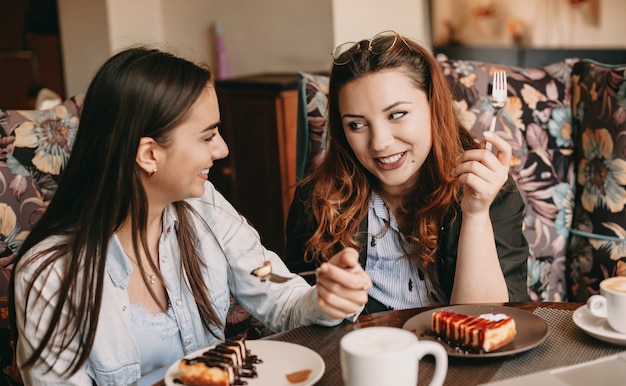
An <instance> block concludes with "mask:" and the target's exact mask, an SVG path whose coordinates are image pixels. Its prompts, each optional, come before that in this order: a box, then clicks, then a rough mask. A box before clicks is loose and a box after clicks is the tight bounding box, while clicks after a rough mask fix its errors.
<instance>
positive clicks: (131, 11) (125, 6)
mask: <svg viewBox="0 0 626 386" xmlns="http://www.w3.org/2000/svg"><path fill="white" fill-rule="evenodd" d="M90 1H93V0H90ZM106 3H107V19H108V26H109V38H110V41H111V52H112V53H113V52H117V51H119V50H121V49H123V48H126V47H128V46H131V45H136V44H148V45H150V44H160V43H161V42H163V41H164V40H165V33H164V30H163V20H164V18H163V13H162V7H161V4H160V1H159V0H132V1H129V0H107V1H106Z"/></svg>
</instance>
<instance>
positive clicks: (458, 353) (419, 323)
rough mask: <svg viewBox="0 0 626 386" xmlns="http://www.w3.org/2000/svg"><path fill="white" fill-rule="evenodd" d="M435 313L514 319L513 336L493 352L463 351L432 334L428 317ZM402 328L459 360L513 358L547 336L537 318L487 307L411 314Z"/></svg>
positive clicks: (455, 307) (465, 306) (513, 310)
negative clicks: (514, 334)
mask: <svg viewBox="0 0 626 386" xmlns="http://www.w3.org/2000/svg"><path fill="white" fill-rule="evenodd" d="M437 311H451V312H456V313H458V314H466V315H475V316H478V315H481V314H505V315H509V316H511V317H512V318H513V319H514V320H515V327H516V329H517V335H516V336H515V339H513V341H512V342H510V343H509V344H507V345H506V346H503V347H500V348H499V349H497V350H495V351H492V352H488V353H472V352H467V351H464V350H461V349H458V348H456V347H453V346H451V345H449V344H447V343H445V342H443V341H441V340H440V339H438V338H437V337H435V336H433V335H432V333H431V331H432V314H433V312H437ZM402 328H404V329H405V330H409V331H413V332H414V333H415V334H416V335H417V337H418V338H419V339H427V340H434V341H436V342H439V343H441V344H442V345H443V346H444V347H445V348H446V350H447V351H448V356H451V357H461V358H493V357H502V356H508V355H513V354H517V353H520V352H524V351H527V350H530V349H531V348H533V347H536V346H538V345H540V344H541V343H543V341H544V340H546V338H547V337H548V324H547V323H546V322H545V320H543V319H542V318H541V317H539V316H537V315H535V314H532V313H530V312H528V311H524V310H519V309H517V308H512V307H505V306H495V305H487V304H467V305H458V306H446V307H440V308H435V309H432V310H428V311H425V312H422V313H420V314H417V315H415V316H414V317H412V318H411V319H409V320H407V321H406V322H405V323H404V325H403V326H402Z"/></svg>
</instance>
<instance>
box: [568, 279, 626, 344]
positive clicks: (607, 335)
mask: <svg viewBox="0 0 626 386" xmlns="http://www.w3.org/2000/svg"><path fill="white" fill-rule="evenodd" d="M573 319H574V323H576V325H577V326H578V327H580V328H581V329H583V330H584V331H585V332H586V333H587V334H589V335H591V336H593V337H595V338H597V339H600V340H603V341H605V342H609V343H613V344H617V345H621V346H626V276H615V277H610V278H607V279H604V280H603V281H602V282H601V283H600V294H599V295H592V296H590V297H589V299H588V300H587V304H585V305H584V306H581V307H580V308H578V309H577V310H576V311H574V315H573Z"/></svg>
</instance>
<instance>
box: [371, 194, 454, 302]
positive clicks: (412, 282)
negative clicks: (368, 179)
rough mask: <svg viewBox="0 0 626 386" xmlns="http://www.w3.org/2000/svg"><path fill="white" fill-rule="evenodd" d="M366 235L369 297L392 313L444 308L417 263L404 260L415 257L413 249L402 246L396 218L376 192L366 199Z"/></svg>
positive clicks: (443, 298) (440, 295)
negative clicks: (367, 209)
mask: <svg viewBox="0 0 626 386" xmlns="http://www.w3.org/2000/svg"><path fill="white" fill-rule="evenodd" d="M368 232H369V235H368V242H367V262H366V264H365V265H366V266H365V272H367V273H368V274H369V275H370V278H371V279H372V284H373V287H372V288H371V289H370V290H369V295H370V296H371V297H373V298H374V299H376V300H378V301H379V302H381V303H382V304H384V305H386V306H388V307H391V308H392V309H394V310H401V309H406V308H416V307H427V306H437V305H446V304H448V300H447V298H446V295H445V294H444V293H443V291H441V290H439V289H437V287H438V286H437V285H435V284H433V283H432V282H431V281H430V280H429V278H428V275H426V274H425V272H423V271H422V267H421V265H420V264H419V263H418V261H417V260H416V259H408V258H407V257H406V256H407V255H408V254H410V253H415V250H414V247H413V249H411V246H410V244H408V243H407V242H406V240H405V239H404V235H402V233H401V232H400V228H399V226H398V221H397V220H396V217H395V216H394V215H393V212H391V211H390V210H388V209H387V205H386V204H385V202H384V201H383V199H382V198H381V197H380V195H379V194H377V193H376V192H373V193H372V195H371V197H370V207H369V212H368Z"/></svg>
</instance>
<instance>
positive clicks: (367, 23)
mask: <svg viewBox="0 0 626 386" xmlns="http://www.w3.org/2000/svg"><path fill="white" fill-rule="evenodd" d="M332 6H333V32H334V35H333V38H334V44H333V47H336V46H338V45H339V44H342V43H345V42H348V41H359V40H362V39H368V38H370V37H372V36H373V35H375V34H376V33H378V32H381V31H385V30H390V29H391V30H394V31H396V32H398V33H400V34H402V35H405V36H408V37H409V38H412V39H414V40H416V41H418V42H420V43H422V44H425V45H426V46H430V43H431V39H430V23H429V22H428V17H429V16H428V1H427V0H412V1H407V0H385V1H377V0H337V1H333V3H332Z"/></svg>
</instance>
